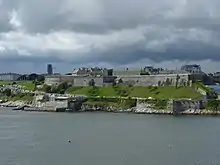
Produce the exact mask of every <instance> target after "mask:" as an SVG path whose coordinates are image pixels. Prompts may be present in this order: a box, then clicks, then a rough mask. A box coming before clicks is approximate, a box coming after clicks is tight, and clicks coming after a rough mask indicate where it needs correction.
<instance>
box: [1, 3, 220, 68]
mask: <svg viewBox="0 0 220 165" xmlns="http://www.w3.org/2000/svg"><path fill="white" fill-rule="evenodd" d="M219 8H220V1H219V0H175V1H174V0H154V1H152V0H74V1H73V0H0V72H7V71H11V72H33V71H36V72H43V71H44V70H45V65H46V63H53V64H54V66H55V71H57V72H59V71H61V72H64V71H68V70H71V69H73V68H74V67H79V66H93V65H95V66H107V67H116V66H117V67H123V66H133V67H137V66H139V67H141V66H144V65H154V66H162V67H166V68H176V67H180V65H182V64H186V63H190V64H192V63H199V64H201V65H202V67H204V69H205V70H207V71H213V70H215V69H219V70H220V65H219V64H220V54H219V53H220V10H219Z"/></svg>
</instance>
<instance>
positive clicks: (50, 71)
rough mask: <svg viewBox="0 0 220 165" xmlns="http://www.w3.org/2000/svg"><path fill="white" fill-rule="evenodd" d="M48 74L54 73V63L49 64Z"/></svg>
mask: <svg viewBox="0 0 220 165" xmlns="http://www.w3.org/2000/svg"><path fill="white" fill-rule="evenodd" d="M47 74H48V75H52V74H53V66H52V64H48V65H47Z"/></svg>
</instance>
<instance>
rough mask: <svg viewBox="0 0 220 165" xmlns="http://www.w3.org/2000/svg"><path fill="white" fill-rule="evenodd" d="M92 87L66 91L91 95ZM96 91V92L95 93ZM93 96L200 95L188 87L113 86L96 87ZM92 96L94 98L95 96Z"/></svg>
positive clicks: (181, 96) (154, 96)
mask: <svg viewBox="0 0 220 165" xmlns="http://www.w3.org/2000/svg"><path fill="white" fill-rule="evenodd" d="M92 88H93V87H80V88H77V89H76V88H73V89H74V90H71V89H72V87H71V88H70V89H68V90H67V92H68V93H70V94H80V95H87V96H90V95H91V90H92V91H93V92H94V89H92ZM97 91H98V92H97ZM95 95H98V96H115V97H141V98H148V97H152V98H157V99H169V98H199V97H201V94H200V93H198V92H197V91H195V90H194V88H190V87H178V88H176V87H175V86H157V87H152V86H149V87H136V86H135V87H128V86H119V87H118V86H116V87H115V86H114V87H96V92H95ZM95 95H94V96H95Z"/></svg>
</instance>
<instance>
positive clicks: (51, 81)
mask: <svg viewBox="0 0 220 165" xmlns="http://www.w3.org/2000/svg"><path fill="white" fill-rule="evenodd" d="M62 82H67V83H71V84H73V82H74V76H71V75H50V76H45V81H44V83H45V84H47V85H58V84H60V83H62Z"/></svg>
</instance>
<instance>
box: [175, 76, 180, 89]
mask: <svg viewBox="0 0 220 165" xmlns="http://www.w3.org/2000/svg"><path fill="white" fill-rule="evenodd" d="M179 80H180V76H179V74H177V75H176V88H177V87H178V84H179Z"/></svg>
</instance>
